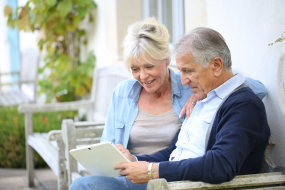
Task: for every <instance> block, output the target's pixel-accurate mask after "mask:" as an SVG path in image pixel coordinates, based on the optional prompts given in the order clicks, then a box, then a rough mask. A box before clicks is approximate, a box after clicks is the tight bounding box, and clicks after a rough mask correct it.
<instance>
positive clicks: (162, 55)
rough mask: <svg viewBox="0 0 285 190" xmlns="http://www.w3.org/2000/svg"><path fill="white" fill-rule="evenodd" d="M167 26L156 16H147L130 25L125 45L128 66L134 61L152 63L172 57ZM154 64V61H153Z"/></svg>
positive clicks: (125, 57)
mask: <svg viewBox="0 0 285 190" xmlns="http://www.w3.org/2000/svg"><path fill="white" fill-rule="evenodd" d="M168 39H169V33H168V30H167V28H166V27H165V26H164V25H162V24H159V23H158V22H157V20H156V19H155V18H147V19H145V20H144V21H143V22H136V23H134V24H132V25H130V26H129V28H128V34H127V35H126V37H125V39H124V42H123V47H124V59H125V64H126V66H127V68H130V67H131V64H132V63H133V62H139V63H152V61H153V59H154V60H164V59H168V58H169V57H170V49H169V44H168ZM152 64H153V63H152Z"/></svg>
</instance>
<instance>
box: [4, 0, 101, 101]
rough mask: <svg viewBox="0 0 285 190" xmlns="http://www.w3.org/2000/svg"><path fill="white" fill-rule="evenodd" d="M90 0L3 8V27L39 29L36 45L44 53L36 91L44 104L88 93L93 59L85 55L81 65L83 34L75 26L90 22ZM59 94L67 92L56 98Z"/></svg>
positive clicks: (38, 0)
mask: <svg viewBox="0 0 285 190" xmlns="http://www.w3.org/2000/svg"><path fill="white" fill-rule="evenodd" d="M95 8H96V4H95V3H94V1H93V0H28V1H27V3H26V4H25V6H23V7H17V9H16V11H15V12H13V10H12V8H11V7H9V6H5V8H4V14H5V16H8V21H7V24H8V25H9V26H11V27H13V28H15V27H17V28H18V30H19V31H21V30H22V31H25V32H28V31H32V32H34V31H35V30H40V31H41V33H42V34H43V37H42V38H41V39H40V40H39V42H38V47H39V49H40V51H41V52H45V53H46V56H45V58H44V65H43V67H41V68H39V69H38V71H39V73H40V74H42V78H41V79H40V80H39V81H38V84H39V86H40V92H41V93H45V94H46V96H47V102H50V101H51V100H52V99H53V98H57V100H58V101H73V100H76V99H79V98H80V97H82V96H84V95H85V94H86V93H89V92H90V89H91V85H92V72H93V69H94V67H95V56H94V54H93V53H89V54H88V58H87V60H86V61H85V62H82V61H81V60H80V51H81V49H80V47H81V46H82V45H86V44H87V37H86V31H85V30H84V29H81V28H80V27H79V25H80V23H81V22H82V21H83V19H85V18H86V17H87V18H86V19H88V21H89V23H90V22H92V21H93V16H92V11H93V10H94V9H95ZM62 91H67V92H68V93H67V94H65V95H62V96H59V97H58V96H56V94H60V92H62Z"/></svg>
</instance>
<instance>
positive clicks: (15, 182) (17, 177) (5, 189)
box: [0, 168, 57, 190]
mask: <svg viewBox="0 0 285 190" xmlns="http://www.w3.org/2000/svg"><path fill="white" fill-rule="evenodd" d="M26 173H27V172H26V170H25V169H5V168H0V190H56V189H57V178H56V175H55V174H54V173H53V172H52V171H51V170H50V169H36V170H35V187H34V188H29V187H28V186H27V184H28V182H27V175H26Z"/></svg>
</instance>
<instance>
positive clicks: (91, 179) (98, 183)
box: [69, 176, 147, 190]
mask: <svg viewBox="0 0 285 190" xmlns="http://www.w3.org/2000/svg"><path fill="white" fill-rule="evenodd" d="M146 188H147V183H145V184H141V185H136V184H133V183H132V182H131V181H130V180H127V179H126V177H125V176H120V177H102V176H86V177H80V178H77V179H76V180H74V181H73V183H72V184H71V186H70V188H69V190H145V189H146Z"/></svg>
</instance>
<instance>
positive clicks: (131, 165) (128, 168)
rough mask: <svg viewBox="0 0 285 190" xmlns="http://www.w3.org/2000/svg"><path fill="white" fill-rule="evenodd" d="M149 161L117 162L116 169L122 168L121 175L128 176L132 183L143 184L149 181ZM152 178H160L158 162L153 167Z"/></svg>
mask: <svg viewBox="0 0 285 190" xmlns="http://www.w3.org/2000/svg"><path fill="white" fill-rule="evenodd" d="M148 165H149V163H148V162H122V163H119V164H116V165H115V166H114V169H121V171H120V175H122V176H126V178H127V179H128V180H131V181H132V183H135V184H142V183H147V182H148V180H149V178H148ZM151 173H152V178H153V179H158V178H159V174H158V163H154V164H153V165H152V169H151Z"/></svg>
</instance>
